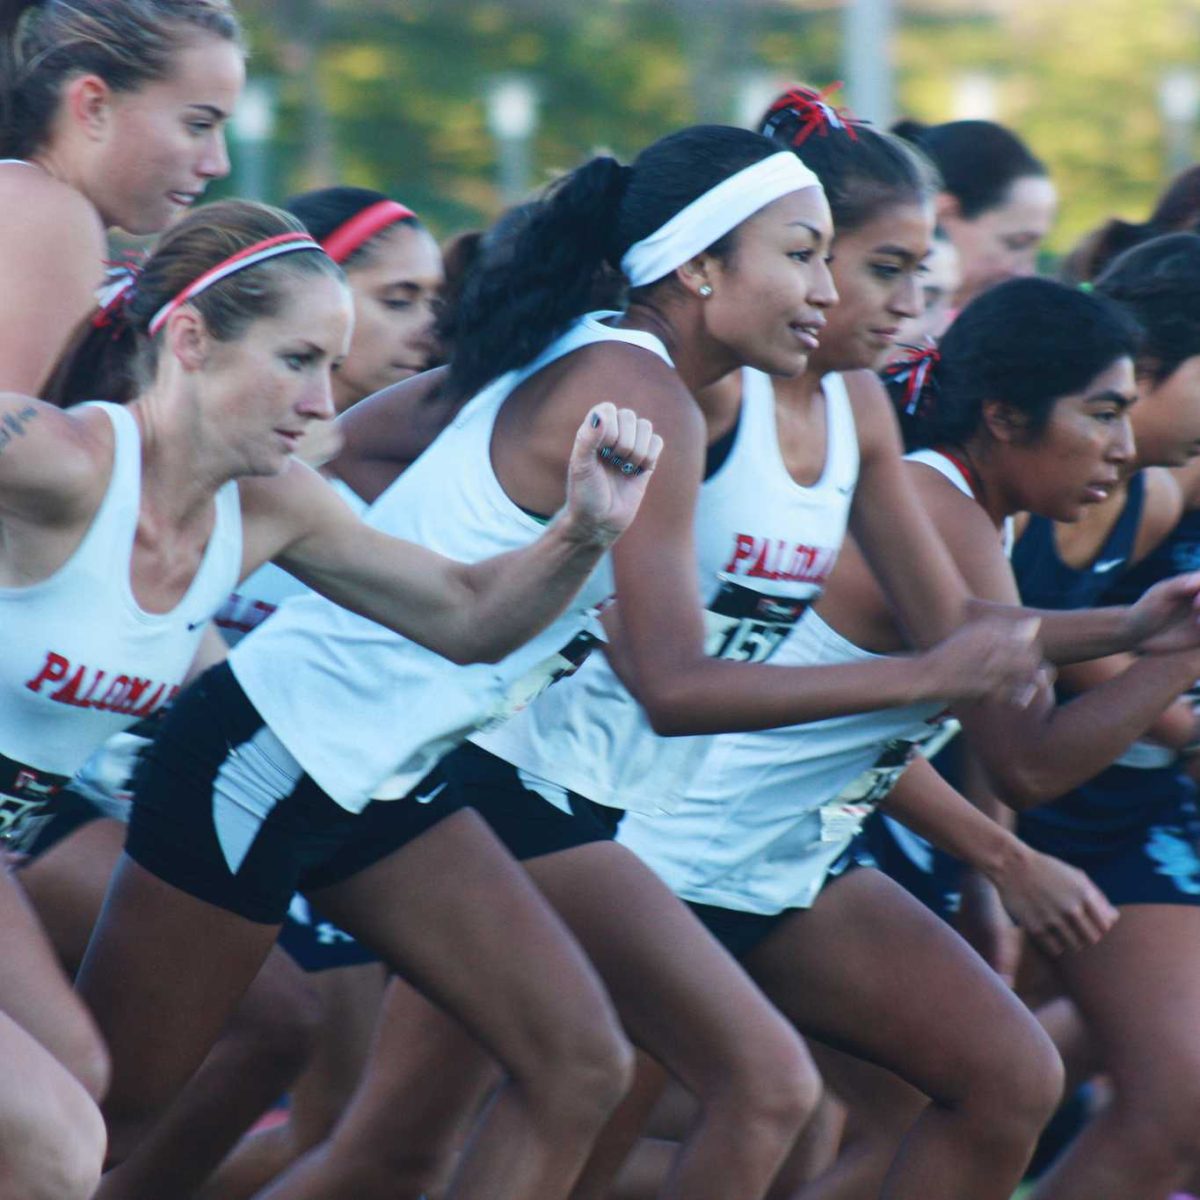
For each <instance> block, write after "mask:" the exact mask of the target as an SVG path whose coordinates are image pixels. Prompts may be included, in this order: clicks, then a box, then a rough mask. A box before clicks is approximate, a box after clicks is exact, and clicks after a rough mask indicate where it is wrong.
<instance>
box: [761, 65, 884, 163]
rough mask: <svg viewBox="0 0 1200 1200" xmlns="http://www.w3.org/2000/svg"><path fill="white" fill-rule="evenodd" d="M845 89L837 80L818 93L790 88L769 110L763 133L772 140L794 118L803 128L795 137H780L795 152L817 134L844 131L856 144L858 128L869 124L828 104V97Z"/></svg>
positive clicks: (844, 110) (825, 134) (826, 134)
mask: <svg viewBox="0 0 1200 1200" xmlns="http://www.w3.org/2000/svg"><path fill="white" fill-rule="evenodd" d="M842 86H843V85H842V82H841V80H838V81H837V82H836V83H831V84H829V86H828V87H824V88H822V89H821V90H820V91H819V92H817V91H814V90H813V89H812V88H806V87H800V86H799V85H796V86H795V87H790V88H788V90H787V91H786V92H784V93H783V95H782V96H780V97H779V99H778V100H776V101H775V103H774V104H772V105H771V107H770V108H769V109H768V110H767V119H766V120H765V121H764V122H763V129H762V131H763V133H764V134H765V135H766V136H767V137H772V136H773V135H774V134H775V133H776V131H777V130H778V129H779V128H780V126H782V125H783V124H784V122H785V120H786V119H787V118H788V117H793V118H795V119H796V120H798V121H799V122H800V127H799V128H798V129H797V130H796V131H795V132H794V133H791V134H787V135H781V136H784V138H785V140H786V141H787V142H788V144H789V145H790V146H792V147H793V148H794V147H797V146H803V145H804V143H805V142H806V141H808V139H809V138H810V137H811V136H812V135H813V134H814V133H820V135H821V136H822V137H828V136H829V131H830V130H831V129H839V130H845V132H846V136H847V137H848V138H849V139H850V140H851V141H852V142H857V141H858V133H857V132H856V130H855V127H856V126H858V125H866V124H867V122H866V121H863V120H860V119H859V118H858V117H856V116H854V115H853V114H852V113H850V112H849V111H848V110H846V109H844V108H838V107H836V106H835V105H832V104H830V103H829V101H828V97H830V96H832V95H833V93H834V92H836V91H839V90H840V89H841V87H842Z"/></svg>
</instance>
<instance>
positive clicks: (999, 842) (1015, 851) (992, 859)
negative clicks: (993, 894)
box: [883, 759, 1023, 880]
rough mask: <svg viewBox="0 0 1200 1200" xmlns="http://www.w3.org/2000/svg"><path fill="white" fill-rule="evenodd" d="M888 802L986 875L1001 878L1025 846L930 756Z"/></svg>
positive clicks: (897, 813)
mask: <svg viewBox="0 0 1200 1200" xmlns="http://www.w3.org/2000/svg"><path fill="white" fill-rule="evenodd" d="M883 807H884V808H885V809H886V811H887V813H888V815H889V816H891V817H895V818H896V819H897V820H898V821H900V822H901V823H903V824H904V825H906V826H908V828H909V829H911V830H913V832H914V833H919V834H920V835H921V836H922V837H923V838H925V839H926V840H927V841H929V842H931V843H932V844H933V845H934V846H936V847H937V848H938V849H939V850H942V851H944V852H945V853H947V854H949V855H951V856H952V857H953V858H957V859H958V860H959V861H960V862H963V863H965V864H966V865H967V866H969V867H971V868H973V869H974V870H977V871H979V872H980V874H982V875H985V876H987V878H989V879H991V880H996V879H998V878H999V877H1001V876H1002V875H1003V874H1004V872H1005V871H1006V870H1007V869H1008V867H1009V866H1010V864H1011V863H1012V862H1013V861H1014V860H1015V859H1016V858H1018V857H1019V856H1020V855H1021V854H1022V852H1023V847H1022V844H1021V843H1020V841H1018V839H1017V838H1016V836H1015V835H1014V834H1012V833H1011V832H1010V831H1009V830H1007V829H1005V828H1003V827H1002V826H1001V825H999V824H998V823H997V822H996V821H993V820H992V819H991V817H989V816H986V815H985V814H984V813H983V812H981V811H980V810H979V809H978V808H977V807H976V806H975V805H974V804H972V803H971V802H970V801H969V800H967V799H966V798H965V797H964V796H962V795H961V794H960V793H959V792H957V791H956V790H955V789H954V788H952V787H951V786H950V784H948V783H947V782H946V781H945V780H944V779H943V778H942V777H941V776H940V775H939V774H938V772H937V770H936V769H935V768H934V767H933V766H932V765H931V764H930V763H929V762H927V761H926V760H925V759H916V760H914V761H913V764H912V765H911V766H910V767H909V768H908V770H907V771H905V772H904V774H903V775H902V776H901V777H900V779H899V781H898V782H897V784H896V786H895V787H894V788H893V789H892V791H891V792H890V793H889V794H888V796H887V799H886V800H885V801H884V803H883Z"/></svg>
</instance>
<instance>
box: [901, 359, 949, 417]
mask: <svg viewBox="0 0 1200 1200" xmlns="http://www.w3.org/2000/svg"><path fill="white" fill-rule="evenodd" d="M903 350H904V357H903V358H901V359H899V360H898V361H897V362H896V363H895V364H894V365H893V366H891V367H889V368H888V375H889V377H890V378H892V379H893V380H895V381H896V382H897V383H902V384H904V411H905V413H906V414H907V415H908V416H910V417H911V416H913V415H914V414H915V413H916V412H917V410H918V409H919V408H920V407H921V395H922V393H923V392H924V391H925V384H926V383H927V382H928V380H929V372H930V371H932V370H933V368H934V367H935V366H937V364H938V363H939V362H941V360H942V356H941V354H939V353H938V348H937V346H935V345H934V344H933V342H928V343H927V344H926V345H924V346H904V347H903Z"/></svg>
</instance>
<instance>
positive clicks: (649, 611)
mask: <svg viewBox="0 0 1200 1200" xmlns="http://www.w3.org/2000/svg"><path fill="white" fill-rule="evenodd" d="M654 411H655V417H654V419H655V425H656V428H663V427H664V424H665V428H664V437H665V438H666V441H667V450H666V452H665V453H664V456H663V461H662V463H661V464H660V466H659V470H658V471H657V472H656V474H655V478H654V480H653V482H652V483H651V485H650V488H649V490H648V492H647V497H646V504H645V505H644V506H643V510H642V512H641V513H640V514H639V516H638V519H637V520H636V521H635V522H634V524H633V526H632V527H631V529H630V530H629V532H628V534H626V536H625V537H624V538H622V540H621V542H620V544H619V545H618V546H617V547H616V549H615V550H614V552H613V563H614V568H615V573H616V582H617V612H616V616H617V617H618V618H619V620H618V621H617V622H616V623H615V624H614V629H615V630H616V632H617V633H618V635H619V637H620V639H621V641H620V644H619V645H615V646H614V652H613V655H610V659H614V660H615V661H617V662H618V663H619V665H620V667H619V669H620V670H621V672H622V677H623V678H624V679H625V680H626V682H627V684H628V686H630V689H631V691H632V692H633V694H634V695H635V696H636V698H637V699H638V701H639V702H640V703H641V704H642V706H643V708H644V709H645V710H646V713H647V715H648V717H649V719H650V722H651V724H652V725H653V727H654V729H655V730H656V731H657V732H658V733H660V734H666V735H679V734H693V733H718V732H724V731H737V730H750V729H766V728H773V727H775V726H781V725H790V724H796V723H800V722H804V721H811V720H817V719H821V718H824V717H828V716H834V715H839V714H843V713H853V712H863V711H868V710H871V709H877V708H886V707H893V706H896V705H901V704H906V703H910V702H913V701H916V700H924V699H929V698H935V697H936V698H941V697H943V696H946V695H948V694H950V693H954V694H962V689H971V690H973V691H975V694H981V693H983V692H986V691H989V690H991V689H992V688H995V687H1000V688H1002V689H1003V688H1005V687H1007V686H1009V684H1010V683H1011V682H1013V681H1015V680H1016V679H1017V678H1027V677H1029V674H1030V673H1031V671H1032V664H1033V663H1034V661H1035V660H1036V655H1035V654H1034V652H1033V650H1032V648H1031V647H1030V645H1029V643H1030V639H1031V637H1032V630H1031V629H1025V630H1023V631H1022V630H1018V629H1014V628H1013V627H1011V626H1005V627H1003V628H1002V627H1001V626H995V627H987V628H976V629H972V630H965V631H963V632H962V633H961V634H959V635H957V637H956V639H953V640H952V642H949V643H945V644H943V645H942V646H939V647H938V648H937V649H936V650H933V651H931V652H929V654H927V655H925V656H918V657H913V658H906V657H893V658H889V659H880V660H875V661H868V662H857V663H846V664H839V665H837V666H828V667H825V666H820V667H787V666H775V665H772V664H770V663H765V664H751V663H743V662H731V661H726V660H722V659H717V658H709V657H707V656H706V655H705V653H704V624H703V612H702V601H701V597H700V595H699V592H698V587H697V581H696V570H695V565H694V564H695V555H696V549H695V541H694V529H693V526H694V521H695V503H696V496H697V492H698V490H699V487H700V483H701V477H702V469H703V457H704V425H703V423H702V421H701V420H700V417H699V414H698V412H697V411H696V410H695V409H694V408H692V407H686V406H680V407H677V408H676V409H675V410H672V409H670V408H669V407H668V406H667V405H666V404H665V403H664V405H663V406H662V408H661V409H658V410H654ZM888 428H891V429H892V430H893V433H894V426H887V425H885V426H884V429H885V430H886V429H888ZM870 435H871V431H868V433H867V437H868V439H869V438H870ZM860 436H861V431H860ZM869 444H870V443H869ZM891 454H892V457H893V458H895V459H896V461H897V463H898V459H899V455H898V447H897V445H896V444H895V443H894V442H893V443H892V444H891ZM884 461H886V452H885V451H884V450H883V449H880V451H879V453H878V454H875V453H873V452H868V453H867V454H864V458H863V476H864V479H867V478H868V477H871V476H872V475H873V474H874V472H876V471H877V470H879V469H880V464H881V463H882V462H884ZM896 479H897V475H896V473H895V472H888V473H887V474H886V477H885V478H884V479H883V481H882V482H879V483H878V484H877V485H874V486H873V485H872V484H870V483H868V484H867V488H868V496H867V498H866V500H865V501H864V503H866V504H867V505H883V506H887V505H890V504H891V501H892V499H893V497H892V496H891V492H890V489H889V486H888V485H889V481H890V482H895V480H896ZM856 507H857V502H856ZM918 516H919V514H918ZM914 524H918V525H919V526H920V532H917V533H914V539H915V540H917V541H920V540H921V537H922V532H923V530H924V529H925V528H927V523H926V522H924V521H922V520H915V521H914ZM880 525H882V521H881V522H880ZM935 555H936V552H935ZM943 566H944V571H945V573H946V574H947V575H948V576H949V577H950V579H951V583H950V584H949V585H948V590H949V592H950V599H949V601H947V602H945V603H944V604H943V605H942V606H941V614H940V616H939V617H938V619H937V620H936V621H930V622H927V625H928V626H930V627H932V626H933V625H934V624H937V625H938V626H939V627H944V628H945V629H946V630H949V629H951V628H954V626H955V625H956V624H957V621H958V619H959V618H960V617H961V609H962V598H963V597H964V596H965V589H964V587H963V584H962V581H961V579H959V578H958V577H957V575H956V574H955V573H954V571H953V566H952V564H950V565H949V566H945V565H944V564H943ZM911 569H912V568H911V564H910V565H909V567H908V570H909V571H911ZM895 574H897V575H898V576H900V575H902V574H903V572H900V571H899V569H898V565H897V570H896V571H895ZM915 606H916V605H915V601H914V607H915ZM618 626H619V628H618ZM930 640H933V638H932V636H931V638H930ZM1001 646H1003V649H1001ZM1002 665H1003V666H1005V667H1007V668H1011V669H1012V671H1011V674H1009V675H1004V676H1003V677H1002V675H1001V674H1000V673H998V671H999V669H1000V668H1001V666H1002ZM976 689H978V690H976Z"/></svg>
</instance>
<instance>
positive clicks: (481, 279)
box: [442, 125, 779, 401]
mask: <svg viewBox="0 0 1200 1200" xmlns="http://www.w3.org/2000/svg"><path fill="white" fill-rule="evenodd" d="M778 150H779V148H778V147H777V146H776V145H775V144H774V143H773V142H772V141H770V139H768V138H765V137H762V136H761V135H759V134H757V133H751V132H749V131H748V130H745V129H735V128H733V127H732V126H727V125H696V126H693V127H691V128H690V129H683V130H681V131H680V132H678V133H673V134H669V135H668V136H667V137H664V138H660V139H659V140H658V141H657V142H655V143H654V144H653V145H651V146H648V147H647V148H646V149H645V150H643V151H642V152H641V154H639V155H638V156H637V158H636V159H635V160H634V162H633V165H632V166H630V167H623V166H621V164H620V163H618V162H617V161H616V160H615V159H612V158H607V157H603V158H594V159H592V160H591V161H590V162H588V163H585V164H584V165H583V166H582V167H579V168H578V169H576V170H575V171H572V172H571V174H569V175H567V176H566V177H565V178H563V179H562V180H560V181H559V182H558V183H556V184H554V185H553V186H552V187H551V188H550V189H549V190H548V191H547V192H546V193H545V194H544V195H543V196H542V197H541V198H540V199H538V200H535V201H533V202H531V203H529V204H526V205H522V206H521V207H520V208H519V209H518V210H516V211H515V212H514V213H513V214H511V215H510V216H509V217H506V218H503V219H502V220H501V222H500V224H498V225H497V227H496V228H495V229H494V230H492V231H491V232H490V233H489V234H487V235H486V236H485V238H484V240H483V244H482V248H481V252H480V255H479V259H478V262H477V263H475V264H474V266H473V267H472V269H471V271H470V273H469V274H468V276H467V279H466V281H465V283H464V284H463V288H462V292H461V295H460V297H459V300H458V304H457V306H456V309H455V312H454V314H453V318H452V320H451V321H450V322H449V327H448V328H443V331H442V332H443V334H445V335H447V340H448V342H449V344H451V345H453V346H454V356H453V358H452V360H451V364H450V374H449V382H448V390H449V393H450V395H451V396H452V397H453V398H454V399H455V400H458V401H462V400H466V399H468V398H469V397H470V396H472V395H474V394H475V393H476V392H477V391H479V389H480V388H482V387H483V386H484V385H486V384H487V383H489V382H491V380H493V379H495V378H497V377H498V376H500V375H502V374H504V373H505V372H506V371H511V370H513V369H515V368H517V367H522V366H525V365H526V364H527V363H529V362H532V361H533V359H535V358H536V357H537V356H538V354H540V353H541V352H542V351H543V350H544V349H545V348H546V347H547V346H548V345H549V344H550V343H551V342H552V341H553V340H554V339H555V338H556V337H558V336H559V335H560V334H561V333H563V332H564V331H565V330H566V328H567V326H568V325H569V324H570V323H571V321H572V320H574V319H575V318H576V317H579V316H581V315H582V314H583V313H585V312H587V311H588V309H589V308H590V307H591V304H592V302H593V300H594V297H595V296H596V295H597V293H598V292H600V293H604V292H611V290H612V288H611V283H610V281H613V280H620V279H621V278H622V276H621V275H620V273H619V264H620V262H621V259H622V258H623V256H624V255H625V252H626V251H627V250H628V249H629V248H630V247H631V246H633V245H635V244H636V243H638V242H640V241H642V240H643V239H645V238H647V237H649V236H650V234H652V233H654V232H656V231H657V230H659V229H661V228H662V226H663V225H665V224H666V223H667V222H668V221H669V220H670V219H671V218H672V217H673V216H675V215H676V214H677V213H679V212H681V211H682V210H683V209H684V208H686V207H687V206H688V205H689V204H691V203H692V202H693V201H694V200H697V199H698V198H699V197H700V196H702V195H704V194H705V193H706V192H708V191H711V190H712V189H713V188H714V187H716V186H717V184H719V183H721V182H722V181H723V180H725V179H728V178H729V177H730V176H731V175H735V174H737V172H739V171H741V170H744V169H745V168H746V167H749V166H753V165H754V164H755V163H757V162H760V161H761V160H762V159H765V158H770V157H771V156H772V155H774V154H777V153H778ZM737 233H738V228H737V227H735V228H734V229H732V230H731V231H730V232H729V233H727V234H725V235H724V236H723V237H721V238H719V239H718V240H717V241H716V242H714V243H713V244H712V245H711V246H709V247H708V248H707V250H706V253H708V254H710V255H712V256H714V257H716V258H721V257H723V256H724V255H726V254H728V253H729V252H730V250H731V249H732V247H733V245H734V243H735V242H736V239H737ZM674 278H675V275H674V272H673V271H672V272H670V273H669V274H667V275H664V276H663V277H662V278H661V279H657V280H653V281H652V282H650V283H647V284H645V285H643V286H641V287H638V288H635V289H633V291H632V292H631V293H630V296H629V298H630V299H631V300H637V299H640V298H641V297H642V296H644V295H648V294H649V293H650V292H651V291H652V290H655V289H658V288H662V287H673V286H675V285H674Z"/></svg>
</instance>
